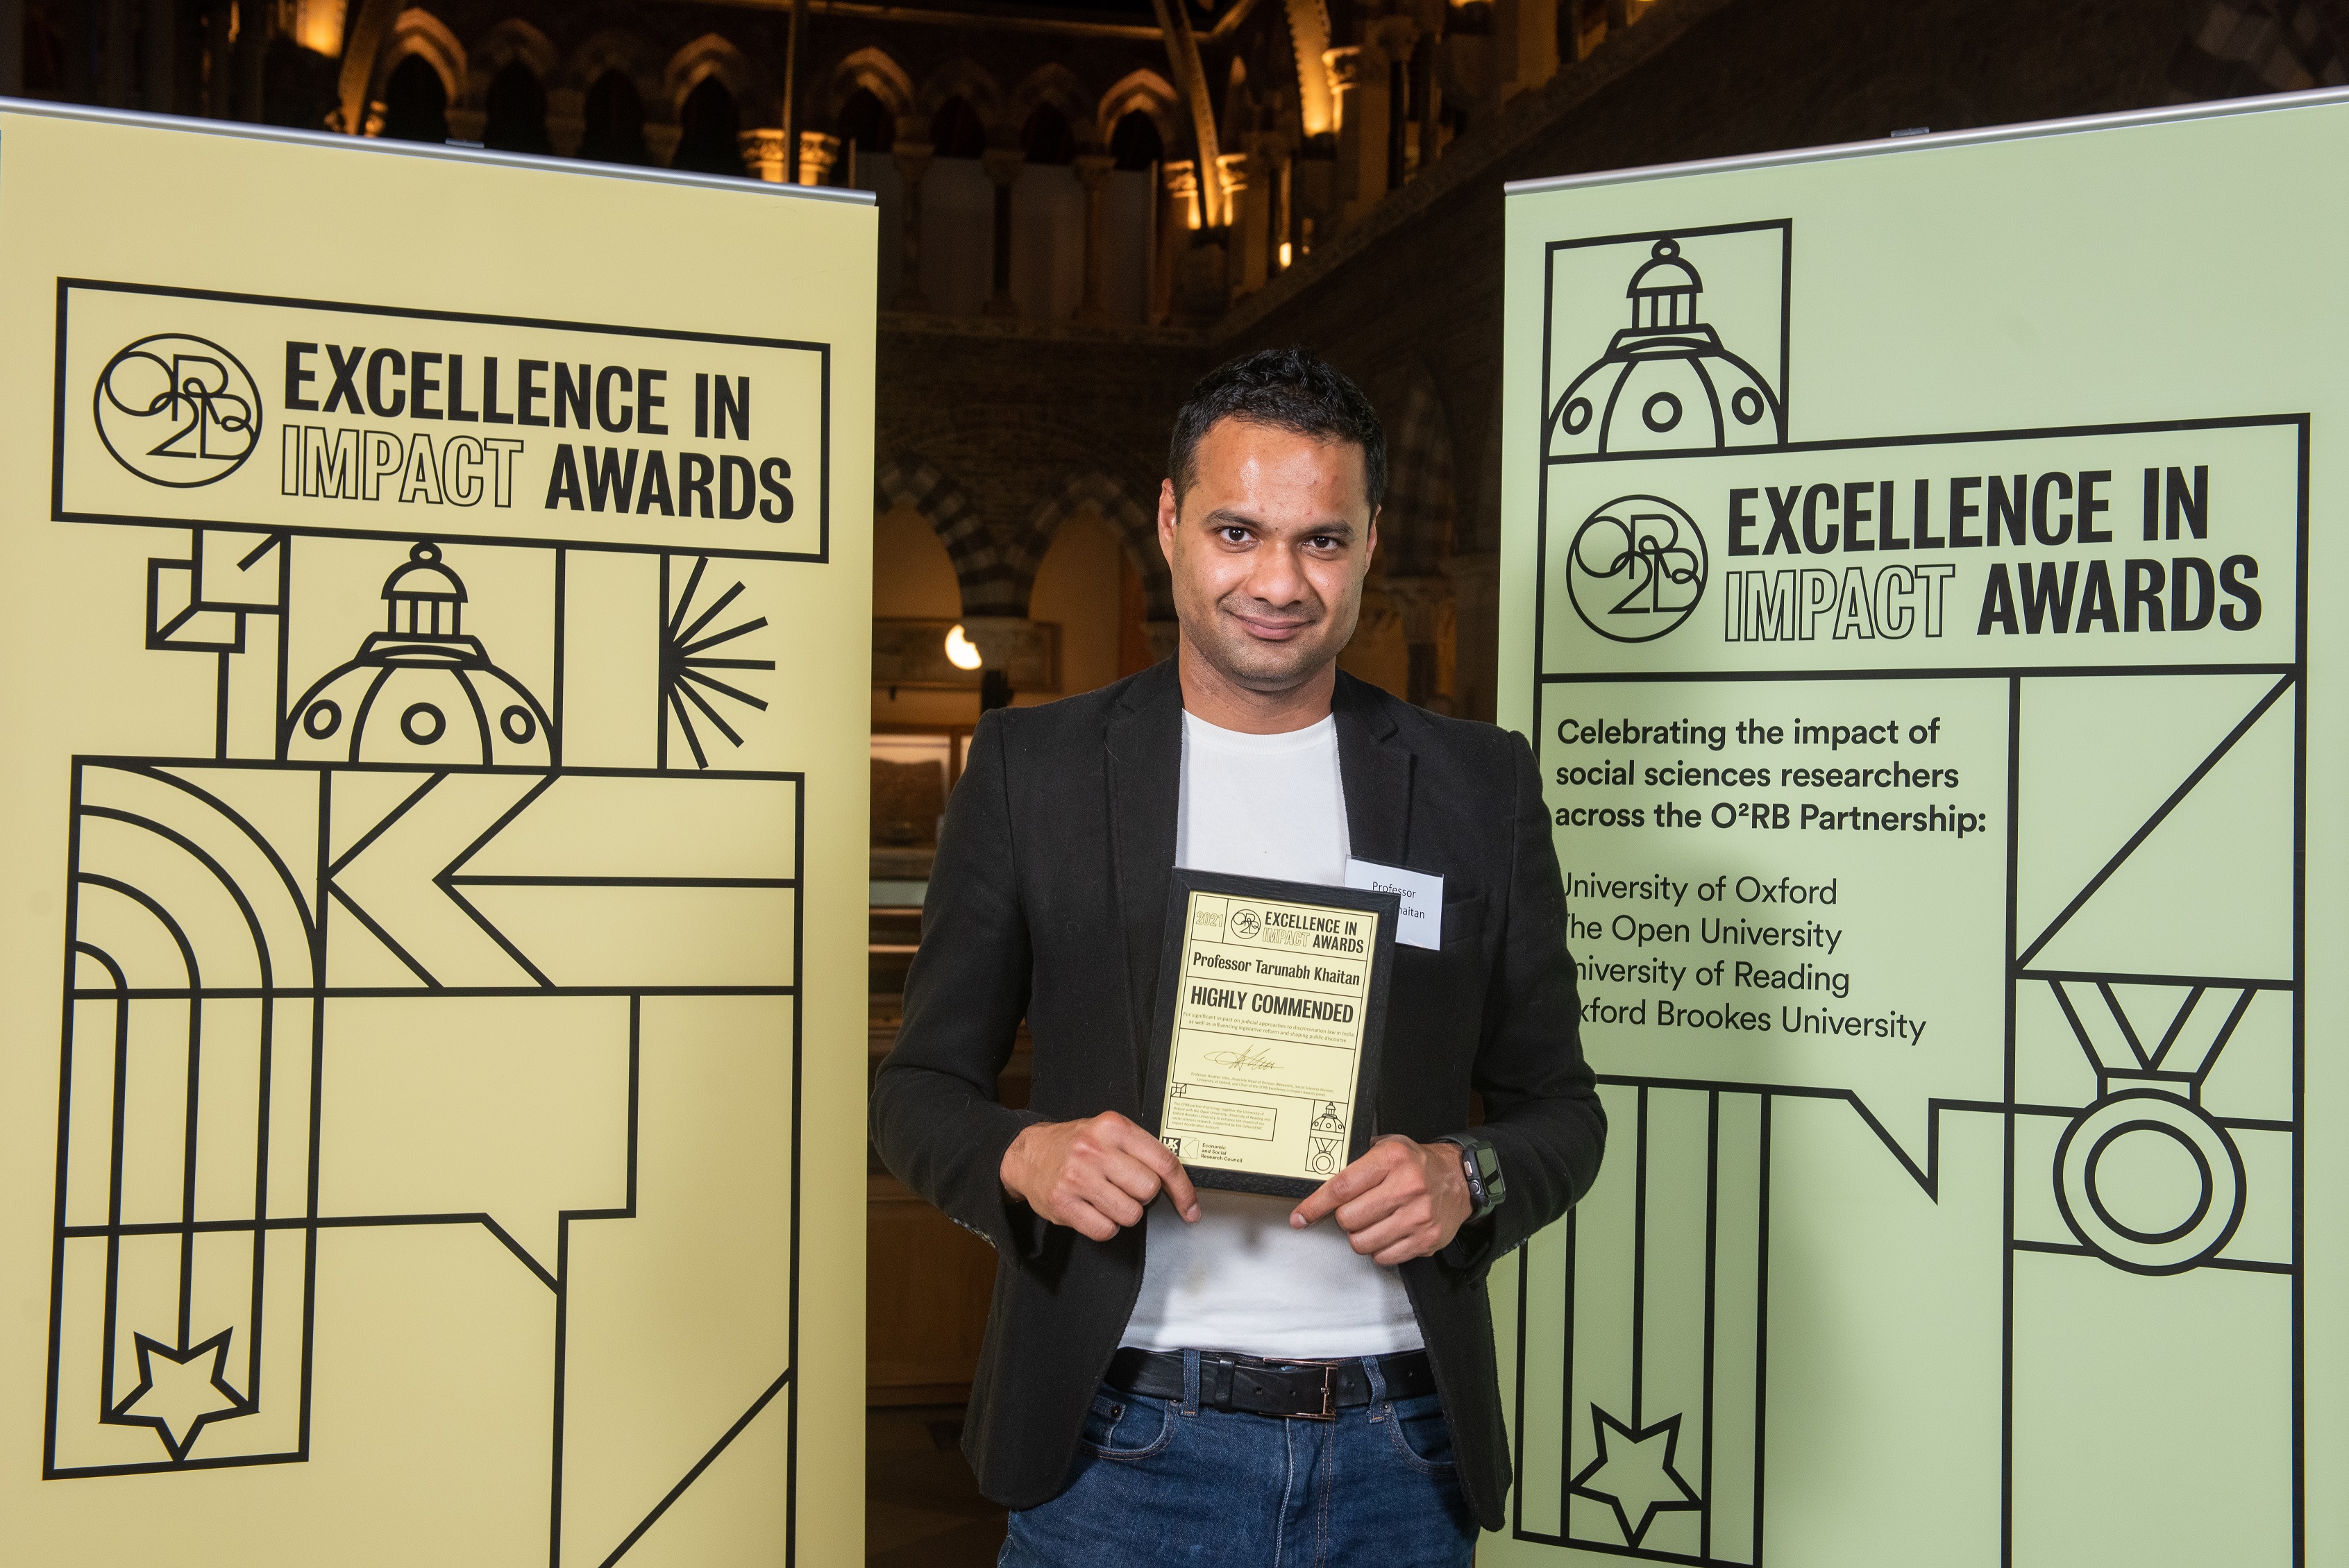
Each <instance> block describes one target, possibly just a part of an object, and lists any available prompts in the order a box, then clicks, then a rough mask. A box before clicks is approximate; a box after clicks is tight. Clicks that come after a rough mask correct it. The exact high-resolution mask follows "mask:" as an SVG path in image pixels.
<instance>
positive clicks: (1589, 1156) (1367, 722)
mask: <svg viewBox="0 0 2349 1568" xmlns="http://www.w3.org/2000/svg"><path fill="white" fill-rule="evenodd" d="M1167 467H1168V470H1169V475H1170V477H1169V478H1168V480H1166V483H1165V485H1164V488H1163V490H1162V491H1161V493H1160V496H1159V502H1158V541H1159V544H1160V547H1161V548H1162V549H1163V550H1164V552H1165V556H1166V561H1167V564H1168V566H1169V567H1170V568H1171V570H1172V572H1173V575H1174V599H1175V609H1176V613H1177V614H1178V616H1179V617H1180V619H1181V622H1182V638H1181V642H1180V645H1179V648H1178V651H1177V654H1176V656H1175V658H1174V660H1172V661H1169V662H1166V663H1162V664H1160V665H1156V666H1155V667H1154V668H1152V669H1149V670H1146V671H1144V672H1143V673H1142V674H1140V675H1138V676H1132V677H1130V678H1129V679H1126V680H1123V681H1120V682H1119V683H1118V684H1116V685H1115V686H1109V687H1106V688H1104V689H1102V690H1101V691H1097V692H1092V693H1088V694H1086V695H1084V696H1077V697H1072V698H1070V699H1068V700H1067V701H1063V702H1058V703H1053V704H1051V705H1050V706H1048V707H1034V708H1023V709H1005V710H999V711H997V712H994V713H991V714H988V716H987V717H985V718H984V719H983V720H982V721H981V723H980V725H979V727H978V734H977V735H976V736H975V737H974V738H973V740H972V744H971V751H970V758H969V761H968V764H967V766H966V767H965V769H964V771H963V776H962V779H961V781H960V782H959V783H958V784H957V786H956V788H955V792H954V797H953V799H951V800H950V801H949V802H948V805H947V820H946V825H945V831H944V832H943V833H942V835H941V836H940V839H939V842H938V856H937V861H936V868H935V870H934V871H933V872H932V873H931V878H930V886H929V898H928V902H927V904H926V908H925V909H924V911H923V925H922V945H921V951H920V953H919V954H918V955H917V956H916V959H915V961H914V966H913V969H912V971H911V973H910V974H909V975H908V976H907V979H906V983H905V1027H904V1029H903V1031H902V1032H901V1033H900V1034H899V1035H898V1037H897V1045H896V1048H895V1050H894V1051H893V1052H892V1053H891V1054H890V1056H889V1058H888V1059H887V1060H886V1061H885V1062H884V1063H883V1064H882V1067H881V1070H880V1074H879V1077H878V1078H877V1079H876V1080H875V1082H874V1094H873V1128H874V1138H875V1139H876V1140H877V1142H878V1144H879V1147H880V1150H881V1153H882V1157H883V1158H884V1159H885V1160H886V1161H888V1164H889V1167H890V1169H891V1170H893V1171H896V1172H897V1173H898V1175H900V1176H901V1177H903V1178H904V1179H905V1181H906V1182H907V1183H908V1184H909V1185H910V1186H912V1187H913V1188H914V1190H915V1191H918V1192H920V1193H921V1194H922V1195H923V1196H924V1197H926V1198H927V1199H928V1200H930V1202H934V1203H936V1204H937V1205H938V1206H939V1207H940V1208H941V1209H943V1210H945V1211H946V1212H947V1214H948V1215H950V1216H951V1217H952V1218H953V1219H954V1220H955V1221H956V1222H958V1223H960V1224H962V1225H963V1226H965V1227H966V1228H968V1229H970V1230H973V1231H976V1232H978V1233H979V1234H981V1235H983V1236H985V1237H986V1238H987V1240H988V1242H989V1243H991V1244H992V1245H993V1246H994V1247H995V1249H996V1252H997V1253H998V1264H997V1267H996V1275H995V1299H994V1305H993V1309H992V1311H991V1313H990V1315H989V1317H988V1329H987V1341H986V1345H985V1347H984V1348H983V1349H982V1351H981V1352H980V1356H979V1364H978V1377H977V1379H976V1381H975V1382H974V1384H973V1386H972V1389H971V1404H970V1411H969V1418H968V1421H967V1423H966V1425H965V1428H964V1432H965V1436H964V1450H965V1452H966V1453H967V1454H968V1456H969V1459H970V1462H971V1466H972V1468H973V1470H976V1471H977V1472H978V1480H979V1484H980V1487H981V1488H982V1490H984V1491H986V1493H987V1495H988V1496H989V1497H991V1498H994V1499H996V1500H997V1501H1001V1502H1004V1503H1007V1504H1009V1506H1010V1507H1011V1508H1012V1509H1013V1510H1014V1511H1013V1513H1012V1515H1011V1522H1010V1532H1009V1540H1008V1541H1007V1542H1006V1543H1005V1548H1004V1554H1003V1558H1002V1561H1003V1562H1004V1563H1006V1564H1013V1565H1019V1568H1046V1565H1050V1568H1063V1565H1065V1568H1077V1565H1080V1564H1081V1565H1083V1568H1118V1565H1122V1564H1127V1563H1135V1564H1139V1563H1160V1562H1167V1563H1186V1564H1199V1565H1200V1568H1221V1565H1224V1564H1243V1563H1244V1564H1247V1565H1248V1568H1291V1565H1292V1564H1303V1563H1346V1564H1352V1563H1381V1564H1395V1565H1398V1568H1401V1565H1404V1564H1411V1565H1417V1564H1453V1563H1468V1562H1469V1561H1470V1558H1471V1554H1472V1552H1473V1548H1474V1543H1475V1527H1476V1525H1477V1524H1478V1523H1482V1524H1484V1525H1485V1526H1486V1527H1489V1528H1497V1527H1498V1526H1499V1525H1500V1523H1501V1521H1502V1501H1503V1499H1504V1497H1505V1496H1506V1492H1507V1489H1508V1483H1509V1471H1508V1460H1507V1457H1506V1439H1505V1436H1504V1433H1503V1429H1502V1424H1501V1403H1500V1391H1499V1387H1498V1384H1497V1378H1496V1376H1495V1364H1494V1351H1493V1339H1492V1328H1491V1322H1490V1318H1489V1316H1488V1315H1487V1306H1486V1302H1485V1271H1486V1270H1487V1269H1488V1268H1489V1267H1490V1265H1491V1264H1492V1263H1493V1261H1494V1260H1495V1258H1497V1257H1499V1256H1501V1255H1502V1254H1504V1253H1506V1252H1507V1251H1509V1250H1510V1249H1511V1248H1513V1247H1515V1246H1516V1245H1517V1244H1518V1243H1521V1242H1523V1241H1524V1240H1525V1239H1526V1237H1527V1236H1528V1235H1530V1234H1531V1233H1533V1232H1534V1231H1535V1230H1537V1229H1538V1228H1539V1227H1541V1226H1543V1225H1545V1224H1547V1223H1548V1222H1550V1221H1552V1220H1554V1219H1556V1218H1557V1216H1558V1215H1560V1214H1561V1213H1563V1212H1565V1211H1566V1209H1567V1208H1568V1205H1569V1204H1571V1203H1572V1202H1574V1201H1575V1200H1576V1199H1577V1198H1578V1197H1579V1196H1581V1194H1582V1193H1583V1192H1584V1191H1586V1190H1588V1187H1589V1185H1590V1182H1591V1179H1592V1178H1593V1176H1594V1175H1595V1174H1596V1173H1597V1171H1598V1168H1599V1153H1600V1150H1601V1148H1602V1146H1603V1143H1604V1141H1605V1136H1606V1120H1605V1117H1604V1115H1603V1114H1602V1113H1601V1111H1600V1109H1599V1101H1598V1098H1597V1095H1596V1093H1595V1091H1594V1089H1593V1087H1592V1082H1591V1077H1590V1073H1589V1070H1588V1068H1586V1067H1585V1066H1584V1064H1583V1060H1582V1053H1581V1048H1580V1045H1579V1036H1578V1028H1577V1016H1578V1013H1577V1002H1576V998H1575V987H1574V966H1573V964H1572V962H1571V961H1570V959H1569V958H1568V953H1567V948H1566V941H1565V937H1566V905H1565V899H1564V895H1563V892H1562V890H1561V888H1560V886H1559V882H1558V871H1557V857H1556V855H1555V854H1554V852H1553V851H1552V850H1551V847H1550V834H1549V820H1548V814H1547V810H1545V808H1544V806H1543V804H1542V799H1541V787H1540V780H1539V779H1538V778H1537V775H1536V773H1535V769H1534V762H1533V757H1532V754H1531V752H1529V751H1528V750H1527V749H1526V745H1525V742H1524V741H1522V740H1521V739H1518V738H1516V737H1515V736H1512V735H1509V734H1507V733H1506V732H1505V731H1502V730H1498V729H1495V728H1493V727H1491V726H1488V725H1481V724H1468V723H1463V722H1459V721H1456V720H1452V719H1445V718H1439V717H1434V716H1433V715H1430V714H1427V713H1424V712H1423V711H1421V710H1419V709H1417V708H1414V707H1409V706H1407V705H1405V704H1403V703H1402V702H1398V701H1397V700H1395V699H1394V698H1392V697H1391V696H1387V695H1386V694H1384V693H1382V692H1381V691H1379V690H1378V689H1376V688H1375V687H1372V686H1366V685H1364V684H1363V683H1361V682H1360V681H1357V680H1354V679H1352V678H1351V677H1350V676H1344V675H1341V674H1340V673H1339V671H1338V668H1337V657H1338V654H1339V651H1340V649H1342V648H1343V647H1344V646H1345V645H1346V643H1347V640H1348V639H1349V638H1350V637H1351V636H1352V634H1353V631H1354V623H1355V618H1356V616H1357V614H1358V613H1359V611H1360V608H1361V593H1362V580H1363V577H1364V575H1365V574H1366V573H1368V571H1369V569H1370V562H1371V555H1372V553H1373V552H1375V551H1376V550H1377V548H1378V523H1377V520H1378V510H1379V500H1380V497H1381V492H1382V491H1383V490H1384V489H1385V484H1386V441H1385V437H1384V435H1383V433H1382V432H1381V429H1380V428H1379V423H1378V418H1377V416H1376V415H1375V414H1374V413H1373V412H1372V411H1371V407H1370V405H1369V403H1368V402H1367V401H1366V400H1365V399H1364V398H1363V397H1362V395H1361V393H1360V392H1359V391H1357V390H1356V389H1355V388H1354V387H1353V385H1352V384H1351V383H1350V382H1349V381H1347V380H1346V379H1345V377H1342V376H1340V375H1339V374H1338V373H1337V372H1336V371H1334V370H1332V369H1331V368H1330V367H1329V366H1327V365H1324V364H1322V363H1321V362H1320V361H1319V360H1317V359H1315V358H1313V357H1312V356H1309V355H1307V354H1305V353H1303V352H1302V351H1299V350H1278V351H1269V352H1266V353H1262V354H1257V355H1255V356H1249V357H1247V358H1245V359H1241V360H1237V361H1235V362H1233V363H1231V364H1229V365H1226V366H1224V367H1222V368H1221V369H1219V370H1217V371H1216V372H1215V373H1213V374H1212V375H1210V376H1209V377H1207V378H1206V380H1205V381H1203V382H1201V383H1200V384H1199V386H1198V387H1197V388H1196V389H1195V391H1194V392H1193V393H1192V395H1191V398H1190V401H1189V402H1187V403H1186V404H1185V406H1184V407H1183V409H1182V411H1181V412H1180V413H1179V414H1178V415H1177V416H1176V418H1175V424H1174V439H1173V442H1172V448H1171V451H1170V455H1169V460H1168V464H1167ZM1350 857H1351V858H1355V859H1360V860H1362V861H1371V862H1376V863H1380V864H1386V865H1399V866H1406V867H1409V868H1411V869H1413V870H1414V871H1417V872H1423V873H1431V874H1433V875H1434V876H1438V877H1441V878H1442V879H1443V880H1442V894H1441V897H1442V909H1441V927H1440V931H1441V937H1440V941H1441V945H1440V947H1439V948H1437V949H1434V950H1429V949H1423V948H1420V947H1416V946H1403V947H1399V948H1398V949H1397V950H1396V957H1395V961H1394V968H1393V971H1392V989H1391V992H1390V995H1389V1002H1388V1012H1387V1023H1386V1033H1385V1047H1384V1050H1385V1054H1384V1057H1383V1068H1382V1077H1381V1080H1380V1084H1379V1093H1378V1099H1377V1103H1376V1106H1375V1108H1374V1114H1375V1116H1376V1118H1377V1120H1376V1123H1375V1125H1376V1126H1377V1128H1378V1129H1379V1130H1380V1132H1381V1137H1380V1138H1379V1140H1377V1141H1376V1142H1375V1143H1373V1144H1372V1145H1371V1148H1370V1150H1368V1151H1367V1152H1365V1153H1364V1154H1363V1155H1362V1157H1361V1159H1360V1160H1357V1161H1354V1162H1353V1163H1352V1164H1350V1165H1349V1166H1348V1167H1347V1168H1346V1169H1345V1170H1343V1171H1340V1172H1339V1173H1338V1174H1337V1175H1336V1176H1334V1177H1332V1178H1331V1179H1330V1181H1328V1182H1326V1183H1324V1184H1323V1186H1322V1187H1321V1188H1320V1189H1319V1191H1316V1192H1315V1193H1314V1194H1313V1195H1312V1196H1311V1197H1309V1198H1307V1199H1305V1200H1304V1201H1303V1202H1299V1203H1295V1204H1291V1203H1288V1202H1284V1201H1282V1200H1278V1199H1268V1198H1259V1197H1254V1196H1249V1195H1246V1194H1240V1193H1230V1192H1221V1191H1195V1190H1194V1189H1193V1187H1192V1184H1191V1182H1190V1181H1188V1180H1187V1179H1186V1178H1185V1174H1184V1171H1183V1168H1182V1166H1181V1165H1180V1164H1179V1163H1178V1162H1177V1161H1175V1159H1174V1156H1173V1155H1171V1154H1170V1153H1169V1152H1168V1151H1167V1150H1166V1149H1165V1148H1164V1145H1162V1144H1160V1143H1159V1141H1158V1140H1157V1139H1156V1138H1154V1136H1153V1135H1152V1134H1151V1133H1150V1132H1149V1131H1147V1130H1144V1129H1143V1127H1142V1126H1140V1125H1138V1123H1139V1121H1140V1119H1141V1117H1142V1114H1143V1112H1142V1105H1143V1064H1144V1062H1145V1061H1146V1059H1147V1057H1148V1055H1149V1047H1150V1031H1151V1026H1152V1021H1153V1019H1154V1008H1155V997H1156V987H1157V985H1158V978H1159V976H1158V965H1159V954H1160V951H1161V938H1162V935H1163V933H1164V917H1165V911H1166V904H1167V887H1168V882H1169V880H1170V873H1171V870H1172V868H1174V867H1175V866H1178V865H1179V866H1185V867H1191V868H1196V869H1202V870H1207V871H1216V872H1240V873H1247V874H1254V875H1258V876H1268V877H1277V878H1281V879H1284V880H1288V881H1294V882H1318V883H1329V884H1334V883H1342V882H1344V881H1345V872H1346V865H1347V861H1348V860H1349V858H1350ZM1022 1017H1025V1018H1026V1019H1027V1021H1028V1025H1029V1028H1030V1034H1031V1035H1032V1037H1033V1038H1034V1042H1035V1077H1034V1088H1033V1091H1032V1097H1031V1104H1030V1109H1027V1110H1025V1111H1014V1110H1007V1109H1004V1108H1003V1107H1002V1106H1000V1105H999V1104H998V1103H997V1102H996V1098H995V1087H996V1077H997V1074H998V1073H999V1071H1000V1069H1001V1068H1002V1066H1003V1063H1004V1060H1005V1059H1006V1057H1009V1054H1010V1051H1011V1047H1012V1038H1013V1035H1014V1033H1015V1031H1016V1030H1017V1029H1018V1027H1019V1022H1020V1020H1021V1018H1022ZM1472 1090H1473V1091H1474V1092H1475V1093H1476V1094H1480V1095H1482V1097H1483V1099H1484V1108H1485V1122H1484V1124H1483V1125H1482V1126H1481V1127H1475V1128H1471V1127H1470V1126H1469V1118H1470V1101H1471V1093H1472ZM1446 1139H1452V1140H1456V1141H1446ZM1480 1199H1481V1203H1480V1202H1479V1200H1480ZM1333 1416H1334V1418H1331V1417H1333Z"/></svg>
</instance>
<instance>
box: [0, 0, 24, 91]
mask: <svg viewBox="0 0 2349 1568" xmlns="http://www.w3.org/2000/svg"><path fill="white" fill-rule="evenodd" d="M24 90H25V0H0V98H15V97H16V96H17V95H18V94H20V93H22V92H23V91H24Z"/></svg>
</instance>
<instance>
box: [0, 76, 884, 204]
mask: <svg viewBox="0 0 2349 1568" xmlns="http://www.w3.org/2000/svg"><path fill="white" fill-rule="evenodd" d="M11 114H22V115H38V116H42V117H44V118H47V119H73V120H86V121H93V122H96V123H98V124H104V125H121V126H133V127H139V128H142V129H150V130H186V131H196V132H200V133H202V134H205V135H211V136H233V137H241V138H243V139H248V140H254V141H281V142H290V143H292V144H294V145H295V146H303V147H320V148H334V149H337V150H345V151H356V152H378V153H389V154H393V155H396V156H399V157H407V158H443V159H448V160H450V161H452V162H461V163H474V164H492V165H497V166H501V167H504V168H510V169H535V170H557V171H560V172H564V173H569V174H589V175H598V176H601V177H603V178H605V179H611V180H647V181H652V182H654V183H656V184H661V185H692V186H699V187H701V188H703V189H704V190H710V191H737V192H744V193H750V194H756V195H769V196H785V197H792V198H794V199H797V200H800V201H840V202H845V203H847V204H849V205H851V206H864V207H869V206H872V205H874V203H875V202H876V201H878V200H879V198H877V197H876V196H875V195H874V193H873V192H872V191H858V190H854V189H852V188H848V187H843V186H836V185H790V184H783V183H781V182H778V181H766V180H749V179H744V178H740V177H739V176H735V175H730V174H699V173H695V172H693V171H691V170H682V169H659V168H654V167H651V166H649V165H642V164H632V163H599V162H595V161H594V160H588V159H579V158H556V157H553V156H551V155H547V154H542V153H534V152H503V151H500V150H495V149H492V148H485V147H461V146H456V145H453V144H450V143H447V142H440V143H435V142H429V141H397V140H393V139H390V138H388V137H377V136H347V135H344V134H342V133H340V132H337V131H326V130H301V129H295V128H294V127H291V126H282V125H253V124H250V123H248V122H246V121H243V120H233V119H194V118H191V117H190V116H186V115H175V114H147V113H143V112H140V111H139V110H136V109H119V108H91V107H89V106H88V105H83V104H67V103H49V102H46V101H43V100H41V99H36V98H0V115H11Z"/></svg>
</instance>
